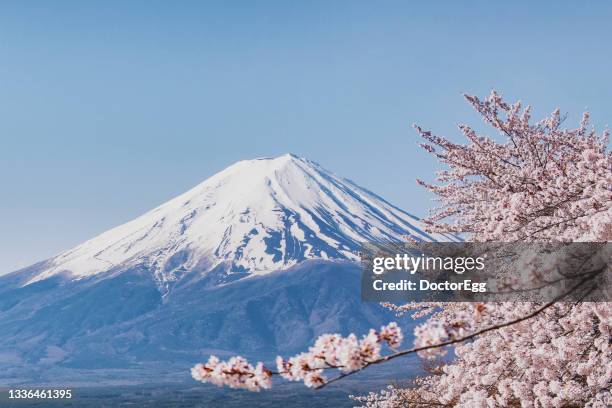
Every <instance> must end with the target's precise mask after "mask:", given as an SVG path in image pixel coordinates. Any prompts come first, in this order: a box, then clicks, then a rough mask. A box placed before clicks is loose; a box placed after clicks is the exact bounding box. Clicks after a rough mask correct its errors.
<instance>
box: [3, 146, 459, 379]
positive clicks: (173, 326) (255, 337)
mask: <svg viewBox="0 0 612 408" xmlns="http://www.w3.org/2000/svg"><path fill="white" fill-rule="evenodd" d="M404 235H411V236H413V237H414V238H416V239H419V240H447V239H452V237H446V236H438V235H435V236H430V235H428V234H426V233H424V232H423V231H422V224H421V222H419V221H418V220H417V219H416V218H414V217H412V216H410V215H409V214H407V213H405V212H403V211H402V210H399V209H398V208H396V207H394V206H393V205H391V204H389V203H388V202H386V201H385V200H383V199H382V198H380V197H378V196H376V195H375V194H373V193H371V192H369V191H367V190H365V189H363V188H361V187H359V186H357V185H356V184H354V183H353V182H351V181H348V180H346V179H342V178H340V177H338V176H335V175H333V174H332V173H330V172H328V171H326V170H324V169H323V168H321V167H320V166H319V165H317V164H316V163H313V162H311V161H308V160H306V159H301V158H298V157H295V156H293V155H285V156H281V157H278V158H275V159H258V160H249V161H242V162H239V163H236V164H234V165H232V166H230V167H228V168H227V169H225V170H223V171H222V172H220V173H218V174H216V175H214V176H213V177H211V178H209V179H208V180H206V181H204V182H203V183H202V184H200V185H198V186H196V187H195V188H193V189H191V190H190V191H188V192H186V193H185V194H182V195H180V196H178V197H176V198H174V199H172V200H170V201H168V202H167V203H165V204H163V205H161V206H159V207H157V208H156V209H154V210H152V211H150V212H148V213H146V214H144V215H143V216H141V217H139V218H136V219H135V220H133V221H131V222H128V223H127V224H124V225H121V226H119V227H117V228H114V229H112V230H110V231H108V232H105V233H103V234H101V235H99V236H98V237H95V238H93V239H92V240H90V241H87V242H85V243H83V244H82V245H79V246H77V247H76V248H74V249H71V250H69V251H66V252H63V253H61V254H59V255H58V256H56V257H54V258H52V259H49V260H47V261H44V262H40V263H38V264H36V265H33V266H31V267H29V268H25V269H23V270H21V271H17V272H14V273H12V274H9V275H5V276H1V277H0V385H3V384H4V385H6V384H9V383H10V384H15V383H23V384H36V383H38V384H42V383H49V382H50V381H59V379H61V378H66V379H68V380H69V381H68V383H74V379H75V378H78V379H83V378H85V377H87V378H88V379H89V380H88V381H93V382H100V381H107V380H108V381H116V380H117V378H119V376H123V377H122V378H124V379H126V380H129V381H152V382H160V381H161V382H163V381H165V380H167V379H168V378H170V377H172V378H180V379H183V380H189V375H188V370H186V367H189V366H190V364H191V363H193V362H195V361H199V360H201V359H202V358H203V357H204V355H205V354H207V353H210V352H214V353H216V354H220V355H223V354H230V353H232V354H233V353H239V354H243V355H247V356H253V355H257V356H259V357H262V356H264V358H268V357H273V356H274V354H275V353H291V352H295V351H298V350H303V349H305V348H306V347H308V346H309V345H310V344H311V343H312V341H313V340H314V339H315V338H316V337H317V336H318V335H320V334H322V333H328V332H338V333H342V334H345V335H346V334H348V333H350V332H355V333H364V332H366V331H367V329H369V328H371V327H377V326H380V325H381V324H384V323H386V322H388V321H389V320H393V319H394V316H393V314H392V313H389V312H387V311H385V310H383V309H382V308H381V307H380V306H379V305H378V304H374V303H364V302H362V301H361V299H360V266H359V264H358V263H356V262H355V261H356V260H357V259H358V255H357V252H358V251H359V250H360V243H361V242H363V241H399V240H402V239H403V236H404ZM407 329H408V330H407V332H408V333H409V332H410V331H411V330H410V329H409V328H407ZM108 370H113V372H112V373H109V371H108Z"/></svg>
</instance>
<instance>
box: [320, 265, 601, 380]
mask: <svg viewBox="0 0 612 408" xmlns="http://www.w3.org/2000/svg"><path fill="white" fill-rule="evenodd" d="M601 272H603V270H602V271H600V272H599V273H601ZM592 279H594V278H593V276H589V277H588V278H585V279H582V280H581V281H580V282H579V283H578V284H576V285H574V286H573V287H572V288H571V289H570V290H568V291H567V292H566V293H563V294H561V295H559V296H557V297H556V298H554V299H553V300H551V301H550V302H548V303H545V304H544V305H543V306H541V307H540V308H538V309H536V310H535V311H533V312H532V313H529V314H528V315H526V316H523V317H520V318H518V319H514V320H511V321H508V322H505V323H502V324H497V325H493V326H489V327H487V328H485V329H482V330H478V331H476V332H474V333H472V334H469V335H467V336H463V337H460V338H457V339H452V340H448V341H445V342H442V343H438V344H431V345H427V346H421V347H413V348H410V349H407V350H401V351H398V352H395V353H393V354H389V355H387V356H385V357H381V358H379V359H377V360H375V361H371V362H369V363H367V364H366V365H364V366H363V367H361V368H359V369H357V370H355V371H350V372H347V373H343V374H341V375H339V376H337V377H335V378H332V379H331V380H329V381H327V382H326V383H324V384H322V385H320V386H318V387H316V389H321V388H323V387H325V386H326V385H328V384H331V383H333V382H336V381H338V380H341V379H343V378H346V377H348V376H350V375H353V374H356V373H358V372H360V371H363V370H364V369H366V368H368V367H369V366H372V365H375V364H380V363H385V362H387V361H389V360H393V359H395V358H398V357H403V356H406V355H408V354H414V353H418V352H420V351H425V350H430V349H435V348H440V347H445V346H450V345H453V344H457V343H462V342H464V341H467V340H471V339H473V338H474V337H477V336H480V335H482V334H485V333H488V332H490V331H493V330H499V329H502V328H504V327H508V326H512V325H514V324H517V323H520V322H523V321H525V320H528V319H531V318H533V317H535V316H537V315H539V314H540V313H542V312H543V311H544V310H546V309H548V308H549V307H551V306H552V305H554V304H555V303H557V302H559V301H560V300H562V299H563V298H565V297H567V296H568V295H570V294H571V293H573V292H574V291H575V290H577V289H578V288H579V287H580V286H582V285H583V284H585V283H586V282H588V281H591V280H592Z"/></svg>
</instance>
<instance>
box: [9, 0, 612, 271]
mask: <svg viewBox="0 0 612 408" xmlns="http://www.w3.org/2000/svg"><path fill="white" fill-rule="evenodd" d="M611 19H612V2H607V1H600V2H596V1H591V2H576V1H572V2H558V1H555V2H552V1H550V2H533V1H528V2H527V1H526V2H519V1H512V2H474V1H472V2H468V1H461V2H459V1H453V2H451V1H449V2H422V1H421V2H416V1H415V2H409V1H397V2H394V1H381V2H373V1H362V2H360V1H346V2H345V1H324V2H317V1H303V2H298V1H277V2H265V1H233V2H231V1H218V2H214V3H213V2H204V1H198V2H195V1H194V2H189V1H173V2H171V1H142V2H138V1H128V2H119V1H117V2H114V1H109V0H105V1H97V2H95V1H86V2H84V1H74V2H73V1H54V2H49V1H27V2H23V1H21V2H20V1H12V2H2V3H1V4H0V189H1V193H0V194H1V196H0V198H1V199H0V273H4V272H10V271H12V270H15V269H17V268H19V267H23V266H27V265H29V264H31V263H33V262H35V261H38V260H42V259H45V258H48V257H50V256H52V255H54V254H56V253H57V252H59V251H61V250H63V249H67V248H70V247H71V246H73V245H75V244H78V243H80V242H82V241H84V240H86V239H88V238H90V237H92V236H94V235H96V234H98V233H100V232H103V231H105V230H107V229H108V228H111V227H113V226H115V225H118V224H121V223H123V222H125V221H128V220H130V219H132V218H134V217H135V216H137V215H140V214H141V213H143V212H144V211H146V210H148V209H151V208H153V207H154V206H156V205H158V204H160V203H162V202H164V201H166V200H167V199H169V198H171V197H173V196H175V195H177V194H179V193H181V192H183V191H185V190H186V189H188V188H190V187H192V186H193V185H195V184H197V183H199V182H200V181H202V180H204V179H206V178H207V177H209V176H210V175H212V174H213V173H215V172H216V171H218V170H221V169H223V168H224V167H226V166H228V165H229V164H231V163H233V162H235V161H237V160H240V159H247V158H255V157H261V156H274V155H279V154H282V153H285V152H293V153H296V154H298V155H301V156H305V157H307V158H310V159H312V160H315V161H318V162H319V163H321V164H322V165H323V166H324V167H326V168H328V169H330V170H333V171H335V172H336V173H338V174H340V175H343V176H345V177H348V178H351V179H353V180H355V181H356V182H357V183H359V184H361V185H362V186H364V187H366V188H369V189H371V190H373V191H375V192H377V193H378V194H380V195H382V196H383V197H385V198H387V199H388V200H389V201H391V202H392V203H394V204H396V205H398V206H400V207H403V208H404V209H406V210H408V211H410V212H412V213H414V214H415V215H419V216H420V215H424V214H425V213H426V209H427V208H428V207H429V206H430V205H431V202H430V201H429V200H430V199H431V197H430V196H429V195H428V194H426V193H425V192H424V191H422V190H421V189H420V188H418V187H417V186H416V185H415V183H414V179H415V178H416V177H421V178H431V174H432V173H433V171H434V170H435V169H436V164H435V162H434V161H433V160H432V159H431V158H430V157H429V156H427V155H426V154H425V153H424V152H422V151H421V150H419V149H417V147H416V138H415V134H414V131H413V130H412V128H411V124H412V123H414V122H418V123H419V124H422V125H423V126H425V127H427V128H430V129H432V130H435V131H437V132H439V133H442V134H446V135H457V132H456V131H455V125H456V124H457V123H458V122H468V123H479V118H478V117H477V116H476V115H475V114H474V113H472V112H471V111H470V109H469V107H468V106H467V105H466V104H465V103H464V101H463V100H462V98H461V96H460V95H461V93H462V92H470V93H474V94H477V95H485V94H488V92H489V91H490V90H491V89H492V88H495V89H497V90H499V91H500V92H502V93H503V94H504V95H505V96H507V97H508V98H509V99H512V100H514V99H517V98H520V99H522V100H523V101H525V102H528V103H530V104H532V105H534V106H535V108H536V114H537V113H544V112H549V111H551V110H553V108H554V107H556V106H560V107H561V108H562V110H563V111H564V112H567V113H569V117H568V124H571V125H573V124H574V123H577V121H578V120H579V118H580V113H581V112H582V111H583V110H584V109H585V108H588V109H589V110H590V111H591V114H592V117H593V119H594V123H595V125H596V126H598V127H603V126H605V125H606V124H608V123H609V121H610V120H611V118H612V103H611V101H612V79H611V77H612V22H611Z"/></svg>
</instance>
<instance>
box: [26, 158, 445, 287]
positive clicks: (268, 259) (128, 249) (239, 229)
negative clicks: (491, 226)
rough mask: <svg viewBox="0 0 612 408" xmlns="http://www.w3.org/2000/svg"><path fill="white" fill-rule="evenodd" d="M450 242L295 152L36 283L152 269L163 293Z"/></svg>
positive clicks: (205, 187)
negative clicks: (184, 284)
mask: <svg viewBox="0 0 612 408" xmlns="http://www.w3.org/2000/svg"><path fill="white" fill-rule="evenodd" d="M402 235H411V236H413V237H415V238H416V239H419V240H427V241H429V240H448V237H445V236H437V235H433V236H432V235H429V234H427V233H425V232H423V224H422V223H421V222H420V221H419V220H418V219H417V218H415V217H413V216H411V215H409V214H408V213H406V212H404V211H402V210H400V209H398V208H397V207H394V206H393V205H391V204H389V203H388V202H386V201H385V200H383V199H382V198H380V197H378V196H377V195H375V194H373V193H371V192H369V191H368V190H365V189H363V188H361V187H359V186H358V185H356V184H355V183H353V182H351V181H349V180H347V179H343V178H341V177H338V176H336V175H334V174H332V173H331V172H329V171H327V170H325V169H323V168H322V167H321V166H319V165H318V164H317V163H315V162H312V161H310V160H307V159H304V158H299V157H296V156H294V155H291V154H286V155H283V156H280V157H277V158H262V159H255V160H244V161H240V162H238V163H235V164H234V165H232V166H230V167H228V168H226V169H225V170H223V171H221V172H219V173H217V174H215V175H214V176H212V177H210V178H209V179H208V180H206V181H204V182H203V183H201V184H199V185H197V186H196V187H194V188H193V189H191V190H189V191H187V192H186V193H184V194H182V195H180V196H178V197H176V198H174V199H172V200H170V201H168V202H166V203H165V204H162V205H160V206H159V207H157V208H155V209H153V210H152V211H149V212H148V213H146V214H144V215H142V216H140V217H138V218H136V219H134V220H133V221H130V222H128V223H126V224H123V225H121V226H119V227H116V228H113V229H111V230H109V231H107V232H105V233H103V234H101V235H99V236H97V237H95V238H93V239H91V240H89V241H87V242H85V243H83V244H81V245H79V246H77V247H75V248H73V249H71V250H68V251H65V252H63V253H61V254H59V255H57V256H56V257H54V258H52V259H51V260H49V261H48V263H47V266H46V267H45V268H44V269H43V270H41V271H40V272H39V273H37V274H35V275H34V276H33V277H31V278H30V279H29V281H28V282H27V284H31V283H33V282H36V281H40V280H43V279H46V278H48V277H51V276H54V275H57V274H67V275H68V276H69V277H71V278H72V279H81V278H85V277H89V276H92V275H96V274H100V273H104V272H108V271H120V270H126V269H128V268H130V267H134V266H143V267H146V268H147V269H148V270H150V271H152V273H153V274H154V277H155V279H156V281H157V282H158V284H159V286H160V288H162V287H165V286H167V284H168V283H169V282H173V281H176V280H179V279H180V278H181V277H182V276H183V275H184V274H185V273H186V272H188V271H191V270H194V269H198V270H202V265H206V270H212V269H213V268H215V267H216V266H219V265H220V264H224V265H227V267H226V273H227V274H230V275H231V274H237V275H239V276H240V277H242V276H247V275H262V274H266V273H268V272H271V271H275V270H282V269H287V268H289V267H291V266H293V265H295V264H297V263H299V262H300V261H302V260H305V259H313V258H321V259H340V260H357V259H358V256H357V251H359V247H360V243H361V242H363V241H397V240H398V239H401V236H402Z"/></svg>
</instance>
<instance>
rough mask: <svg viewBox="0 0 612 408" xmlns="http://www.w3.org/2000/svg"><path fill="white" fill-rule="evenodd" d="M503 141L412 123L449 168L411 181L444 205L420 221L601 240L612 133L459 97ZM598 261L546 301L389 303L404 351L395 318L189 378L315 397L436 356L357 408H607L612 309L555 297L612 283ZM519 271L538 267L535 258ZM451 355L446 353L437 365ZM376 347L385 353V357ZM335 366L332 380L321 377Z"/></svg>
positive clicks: (441, 227)
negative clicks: (287, 387)
mask: <svg viewBox="0 0 612 408" xmlns="http://www.w3.org/2000/svg"><path fill="white" fill-rule="evenodd" d="M466 99H467V101H468V102H469V103H470V104H471V105H472V106H473V107H474V109H475V110H476V111H477V112H478V113H480V114H481V115H482V117H483V119H484V120H485V122H486V123H487V124H489V125H490V126H491V127H492V128H493V129H495V130H496V131H497V133H499V134H501V136H502V138H503V140H498V138H495V139H494V138H491V137H487V136H483V135H479V134H477V132H476V131H475V130H473V129H472V128H471V127H469V126H467V125H460V126H459V129H460V130H461V132H462V133H463V135H464V136H465V137H466V139H467V144H456V143H453V142H451V141H450V140H448V139H446V138H443V137H439V136H436V135H434V134H432V133H431V132H429V131H425V130H423V129H421V128H420V127H418V126H417V127H416V129H417V131H418V132H419V134H420V135H421V137H422V138H423V140H424V142H423V143H422V147H423V148H424V149H425V150H427V151H428V152H430V153H432V154H433V155H435V156H436V157H437V158H438V159H439V160H440V162H441V163H442V164H444V165H445V167H446V170H443V171H440V172H439V173H438V174H437V181H438V184H430V183H426V182H423V181H419V183H420V184H421V185H423V186H425V187H426V188H428V189H429V190H431V191H432V192H434V193H435V194H436V196H437V197H438V199H439V201H440V206H439V207H438V208H435V209H434V210H433V211H432V214H431V216H430V217H429V218H428V219H427V220H426V222H427V225H428V229H429V231H431V232H441V233H461V234H465V235H466V236H467V237H468V239H469V240H471V241H475V242H493V241H503V242H525V241H526V242H530V241H534V242H535V241H538V242H542V241H543V242H579V241H584V242H601V243H607V242H608V241H610V240H611V238H612V155H611V154H610V153H609V152H607V144H608V133H607V132H605V133H604V134H603V135H598V134H597V133H595V131H594V130H592V129H590V128H589V121H588V119H589V117H588V114H585V115H584V116H583V119H582V121H581V123H580V125H579V127H578V128H576V129H564V128H562V127H561V124H562V122H563V119H562V117H561V115H560V112H559V110H556V111H554V112H553V113H552V114H551V115H550V116H549V117H547V118H546V119H544V120H542V121H539V122H537V123H535V124H532V123H531V120H530V119H531V118H530V108H529V107H526V108H525V109H522V110H521V104H520V103H515V104H512V105H510V104H508V103H506V102H504V100H503V99H502V98H501V97H500V96H499V95H498V94H497V93H495V92H492V93H491V95H490V96H489V97H487V98H486V99H485V100H480V99H478V98H477V97H474V96H469V95H468V96H466ZM602 256H603V259H604V263H603V266H602V267H601V268H599V269H597V270H595V271H590V272H589V273H588V274H585V275H584V278H583V279H581V280H579V281H578V282H577V283H576V284H575V285H574V286H573V287H571V288H570V289H569V291H568V293H565V294H563V295H562V296H559V297H557V298H554V299H552V300H550V301H548V302H545V303H543V302H533V301H530V302H486V303H467V302H463V303H440V302H427V303H423V302H422V303H410V304H405V305H386V306H387V307H389V308H390V309H392V310H394V311H395V312H396V313H398V314H399V315H404V314H410V315H411V317H413V318H425V319H426V320H425V322H424V323H422V324H420V325H418V326H417V327H416V329H415V332H414V345H413V346H412V347H410V348H407V349H401V348H400V347H401V345H402V342H403V338H404V336H403V333H402V332H401V330H400V328H399V327H398V326H397V324H395V323H391V324H389V325H387V326H383V327H382V328H381V329H380V330H379V331H375V330H370V332H369V333H368V334H367V335H365V336H363V337H362V338H358V337H357V336H356V335H354V334H351V335H349V336H347V337H342V336H340V335H337V334H331V335H329V334H328V335H323V336H321V337H319V338H318V339H317V341H316V342H315V344H314V346H313V347H311V348H310V349H309V350H308V351H307V352H305V353H302V354H299V355H297V356H294V357H291V358H289V359H283V358H281V357H279V358H278V359H277V367H276V371H272V370H270V369H267V368H266V367H265V366H264V365H263V364H262V363H258V364H256V365H255V366H252V365H251V364H249V363H248V362H247V361H246V360H245V359H244V358H242V357H233V358H232V359H230V360H229V361H227V362H221V361H219V360H218V359H217V358H216V357H214V356H213V357H211V358H210V360H209V361H208V362H207V363H206V364H198V365H196V366H195V367H194V368H193V369H192V375H193V377H194V378H195V379H196V380H199V381H202V382H210V383H213V384H216V385H227V386H230V387H234V388H245V389H249V390H252V391H259V390H260V389H266V388H270V386H271V378H272V377H273V376H275V375H278V376H281V377H283V378H285V379H287V380H291V381H303V382H304V383H305V385H306V386H309V387H313V388H321V387H324V386H325V385H326V384H329V383H330V382H333V381H337V380H339V379H342V378H344V377H346V376H348V375H352V374H354V373H356V372H359V371H361V370H363V369H365V368H367V367H369V366H371V365H374V364H380V363H384V362H386V361H389V360H391V359H395V358H400V357H402V356H405V355H408V354H413V353H417V354H419V355H420V356H421V357H423V358H424V359H426V360H433V361H438V362H439V363H438V365H437V366H435V367H436V369H435V370H432V373H431V375H428V376H425V377H422V378H418V379H417V380H415V381H414V384H413V385H412V386H411V387H408V388H403V389H402V388H396V387H392V386H390V387H389V388H387V389H386V390H383V391H381V392H379V393H371V394H370V395H367V396H360V397H353V399H355V400H356V401H357V402H359V403H361V404H362V405H364V406H366V407H385V408H391V407H405V406H411V407H425V406H427V407H430V406H443V407H447V406H448V407H497V406H499V407H508V406H521V407H578V406H589V407H607V406H612V394H611V392H610V388H611V385H612V303H607V302H585V301H581V300H580V299H579V300H578V301H574V300H572V301H571V302H569V301H567V300H568V299H564V296H566V295H569V294H570V293H571V292H572V291H575V290H578V289H580V288H581V287H582V288H583V287H584V285H587V284H589V282H590V281H591V280H592V279H593V278H594V276H596V275H597V276H600V277H601V275H603V276H604V278H605V279H608V282H610V281H612V276H611V274H612V272H611V268H610V266H609V259H610V258H611V257H612V254H611V253H610V250H609V246H607V245H603V247H602ZM525 267H526V268H533V269H534V270H536V269H537V270H538V271H540V272H541V269H542V264H541V262H538V261H537V260H536V258H532V259H531V260H527V261H525ZM449 349H450V350H454V353H455V358H454V359H453V360H452V361H450V362H448V360H436V359H438V358H439V357H440V356H441V355H443V354H444V353H446V352H448V351H449ZM383 350H386V351H385V352H383ZM333 371H336V372H338V374H333V376H332V377H329V374H328V373H329V372H333Z"/></svg>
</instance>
